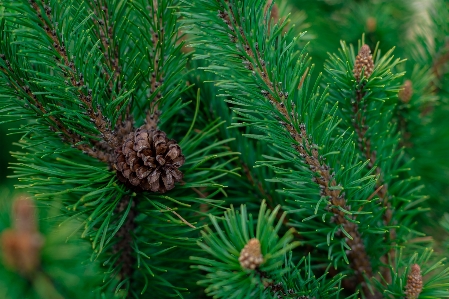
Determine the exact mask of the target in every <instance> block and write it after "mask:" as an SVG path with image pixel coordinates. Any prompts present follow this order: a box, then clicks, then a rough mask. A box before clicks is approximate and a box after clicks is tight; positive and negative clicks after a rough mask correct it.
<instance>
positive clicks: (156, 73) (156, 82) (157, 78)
mask: <svg viewBox="0 0 449 299" xmlns="http://www.w3.org/2000/svg"><path fill="white" fill-rule="evenodd" d="M150 1H151V3H152V6H150V7H149V8H150V12H149V14H150V15H151V16H152V17H153V21H154V23H155V26H154V27H155V28H159V32H155V31H153V30H152V32H151V41H152V42H153V57H152V58H153V66H154V67H153V72H152V73H151V78H150V92H151V93H155V92H156V90H157V88H158V87H159V86H161V85H162V82H163V74H162V72H161V70H160V69H161V68H162V63H163V61H162V59H163V55H162V53H161V51H162V43H163V42H164V35H165V31H164V26H163V23H162V19H161V18H160V17H159V16H158V13H159V9H158V0H150ZM158 44H161V47H158ZM161 62H162V63H161ZM161 98H162V93H161V92H160V91H158V93H157V95H156V98H155V100H154V101H153V102H152V103H151V104H150V109H149V111H148V113H147V116H146V122H145V126H146V129H147V130H149V129H156V127H157V123H158V121H159V115H160V111H159V103H158V101H159V100H160V99H161Z"/></svg>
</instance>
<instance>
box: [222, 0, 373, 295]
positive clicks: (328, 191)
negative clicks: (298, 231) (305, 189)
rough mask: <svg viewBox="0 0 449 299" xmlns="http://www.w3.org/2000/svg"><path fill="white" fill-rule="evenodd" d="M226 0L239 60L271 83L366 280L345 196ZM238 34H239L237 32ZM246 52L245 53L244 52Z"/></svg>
mask: <svg viewBox="0 0 449 299" xmlns="http://www.w3.org/2000/svg"><path fill="white" fill-rule="evenodd" d="M225 3H226V4H228V6H227V7H224V10H223V11H221V12H219V16H220V17H221V18H222V19H223V21H224V22H225V23H226V24H227V25H228V26H229V28H230V31H231V32H232V33H231V34H232V36H231V41H233V42H234V43H236V44H237V45H238V46H240V48H241V49H244V50H245V52H244V53H242V55H241V57H246V60H242V62H243V63H245V64H246V65H247V66H248V68H249V70H251V71H254V72H256V73H257V74H258V75H259V77H260V78H262V80H263V82H264V83H265V86H266V87H271V88H270V89H269V90H262V94H263V95H264V96H265V97H266V98H267V100H268V101H269V102H270V103H271V104H272V105H273V106H274V107H275V108H276V109H277V111H278V112H279V114H280V115H281V116H282V119H283V120H285V121H280V123H281V125H282V126H283V127H284V128H285V130H287V132H288V133H289V134H290V135H291V136H292V137H293V138H294V139H295V141H296V143H297V144H298V145H296V146H294V148H295V149H296V151H297V152H298V154H299V156H301V158H303V160H304V161H305V162H306V163H307V165H309V167H310V169H311V170H312V171H314V172H315V173H317V177H316V178H315V179H314V181H315V182H316V183H317V184H318V185H320V189H321V195H322V196H325V197H328V198H329V200H330V202H331V204H332V205H333V206H334V207H332V208H331V211H332V213H333V214H334V219H335V222H336V223H337V224H340V225H342V226H343V227H344V228H345V230H346V231H347V232H348V234H349V235H350V236H351V237H352V239H349V238H348V240H347V243H348V245H349V246H350V247H351V249H352V250H351V252H350V254H349V258H350V259H351V261H352V263H351V267H352V268H353V269H354V271H355V272H356V276H357V280H358V282H359V283H362V282H364V281H365V277H364V275H366V276H367V277H371V276H372V275H373V273H372V269H371V265H370V262H369V258H368V255H367V253H366V251H365V246H364V244H363V241H362V239H361V236H360V234H359V232H358V228H357V224H355V223H354V222H352V221H350V220H348V219H347V215H346V214H345V213H344V212H343V211H342V210H341V209H339V208H343V209H344V210H350V208H349V207H348V206H347V205H346V200H345V198H344V195H343V194H341V193H340V190H338V189H334V188H333V187H336V186H338V183H337V182H336V181H335V179H334V178H333V176H332V175H331V168H330V167H329V166H328V165H326V164H325V163H324V162H322V158H321V156H320V154H319V152H318V150H317V146H316V145H314V144H313V143H312V142H311V141H310V140H309V138H308V133H307V131H306V127H305V124H302V125H301V126H300V130H299V131H298V130H297V128H295V127H294V125H293V122H294V121H295V122H296V121H297V116H295V115H290V114H289V113H288V111H287V110H286V108H285V102H287V100H288V93H284V92H282V91H280V90H279V89H277V88H276V83H273V82H271V81H270V79H269V77H268V75H267V74H269V70H268V69H267V67H266V64H265V62H264V60H263V58H262V57H261V55H260V52H259V49H258V48H255V49H252V48H251V47H250V44H249V42H248V39H247V37H246V35H245V33H244V32H243V30H240V32H238V33H236V31H235V28H239V23H242V21H241V20H240V21H239V22H238V21H237V17H239V16H238V12H237V11H235V9H234V6H233V5H232V4H230V2H228V1H225ZM238 35H239V36H238ZM238 41H242V42H243V43H242V44H238ZM245 54H246V55H245ZM274 94H277V95H278V96H279V97H280V98H281V99H283V100H282V102H278V101H277V99H276V98H274V97H273V95H274ZM364 291H365V294H368V293H369V289H367V288H365V289H364Z"/></svg>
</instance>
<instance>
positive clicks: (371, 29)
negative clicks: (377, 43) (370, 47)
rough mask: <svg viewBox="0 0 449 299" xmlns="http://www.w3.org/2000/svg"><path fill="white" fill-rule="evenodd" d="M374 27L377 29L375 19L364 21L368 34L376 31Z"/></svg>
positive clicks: (370, 18)
mask: <svg viewBox="0 0 449 299" xmlns="http://www.w3.org/2000/svg"><path fill="white" fill-rule="evenodd" d="M376 27H377V21H376V19H375V18H373V17H369V18H368V19H366V30H367V31H368V32H374V31H376Z"/></svg>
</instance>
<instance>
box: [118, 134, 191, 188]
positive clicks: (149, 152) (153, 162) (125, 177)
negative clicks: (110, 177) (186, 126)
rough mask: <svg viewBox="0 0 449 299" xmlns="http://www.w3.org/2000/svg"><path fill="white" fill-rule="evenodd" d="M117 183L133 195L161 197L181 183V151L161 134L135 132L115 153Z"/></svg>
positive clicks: (182, 159) (182, 158) (183, 159)
mask: <svg viewBox="0 0 449 299" xmlns="http://www.w3.org/2000/svg"><path fill="white" fill-rule="evenodd" d="M115 153H116V155H115V165H114V166H115V169H116V170H117V177H118V179H119V180H120V181H121V182H123V183H125V184H127V185H128V186H129V187H130V188H132V189H135V190H137V191H147V190H149V191H153V192H159V193H165V192H166V191H168V190H171V189H173V188H174V187H175V183H176V182H180V181H181V180H182V177H183V174H182V172H181V171H180V170H179V169H178V168H179V167H181V166H182V165H183V164H184V162H185V157H184V155H183V154H182V151H181V148H180V147H179V145H178V144H177V142H176V141H175V140H173V139H168V138H167V135H166V134H165V132H162V131H160V130H153V129H151V130H147V129H145V128H144V127H140V128H138V129H137V130H136V131H135V132H132V133H129V135H128V137H127V138H126V139H125V141H124V142H123V145H121V146H119V147H117V148H116V150H115Z"/></svg>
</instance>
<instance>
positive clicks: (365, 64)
mask: <svg viewBox="0 0 449 299" xmlns="http://www.w3.org/2000/svg"><path fill="white" fill-rule="evenodd" d="M362 70H364V76H365V78H369V76H371V74H372V73H373V70H374V62H373V56H371V50H370V49H369V46H368V45H363V46H362V47H361V48H360V51H359V54H358V55H357V57H356V58H355V64H354V70H353V73H354V77H355V78H356V79H357V81H358V82H360V79H361V77H362Z"/></svg>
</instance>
